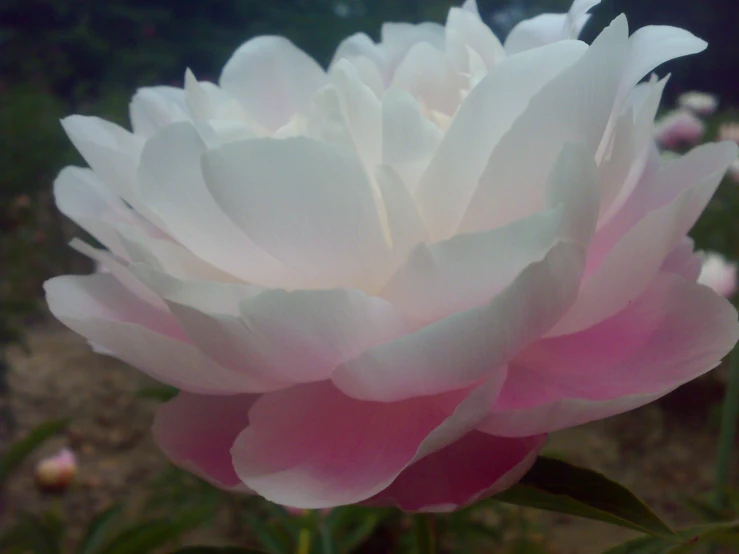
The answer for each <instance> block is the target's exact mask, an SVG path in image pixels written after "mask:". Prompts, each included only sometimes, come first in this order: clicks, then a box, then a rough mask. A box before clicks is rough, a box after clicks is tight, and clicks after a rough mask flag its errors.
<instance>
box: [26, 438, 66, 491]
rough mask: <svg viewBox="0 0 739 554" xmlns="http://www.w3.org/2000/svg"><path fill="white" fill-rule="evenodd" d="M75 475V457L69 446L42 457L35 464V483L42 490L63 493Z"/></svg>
mask: <svg viewBox="0 0 739 554" xmlns="http://www.w3.org/2000/svg"><path fill="white" fill-rule="evenodd" d="M76 475H77V458H76V457H75V455H74V452H72V451H71V450H70V449H69V448H62V449H61V450H60V451H59V452H57V453H56V454H54V455H53V456H49V457H48V458H44V459H43V460H41V461H40V462H39V463H38V464H37V465H36V470H35V474H34V476H35V479H36V485H37V486H38V488H39V489H40V490H41V491H42V492H49V493H56V494H59V493H63V492H64V491H65V490H67V488H68V487H69V485H70V484H71V483H72V481H73V480H74V478H75V476H76Z"/></svg>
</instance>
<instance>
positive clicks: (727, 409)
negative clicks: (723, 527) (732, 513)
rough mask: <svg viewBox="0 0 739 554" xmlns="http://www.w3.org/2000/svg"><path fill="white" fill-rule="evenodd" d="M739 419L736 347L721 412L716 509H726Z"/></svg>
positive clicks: (714, 499) (738, 347)
mask: <svg viewBox="0 0 739 554" xmlns="http://www.w3.org/2000/svg"><path fill="white" fill-rule="evenodd" d="M738 418H739V346H737V347H734V351H733V352H732V353H731V358H730V360H729V381H728V383H727V385H726V395H725V396H724V404H723V409H722V412H721V431H720V435H719V444H718V459H717V461H716V476H715V480H714V483H713V503H714V505H715V507H716V508H719V509H723V508H725V507H726V487H727V485H728V484H729V472H730V469H731V465H732V464H731V461H732V459H733V457H734V440H735V437H736V426H737V419H738Z"/></svg>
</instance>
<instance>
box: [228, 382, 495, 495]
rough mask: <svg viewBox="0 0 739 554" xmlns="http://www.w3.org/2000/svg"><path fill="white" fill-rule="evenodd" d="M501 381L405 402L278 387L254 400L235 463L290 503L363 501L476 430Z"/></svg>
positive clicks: (252, 483)
mask: <svg viewBox="0 0 739 554" xmlns="http://www.w3.org/2000/svg"><path fill="white" fill-rule="evenodd" d="M500 382H501V379H497V380H494V381H489V382H487V383H485V384H483V385H481V386H479V387H478V388H476V389H474V390H472V391H471V392H469V391H465V392H462V393H457V394H453V395H443V396H441V397H425V398H412V399H409V400H406V401H402V402H363V401H359V400H355V399H352V398H350V397H348V396H345V395H344V394H343V393H341V392H340V391H339V390H337V389H336V388H335V387H333V386H332V385H331V384H329V383H315V384H310V385H301V386H298V387H293V388H291V389H288V390H285V391H280V392H276V393H271V394H268V395H265V396H263V397H262V398H260V399H259V400H258V401H257V402H256V404H255V405H254V407H253V408H252V410H251V412H250V414H249V418H250V425H249V427H248V428H247V429H246V430H245V431H243V432H242V433H241V435H240V436H239V437H238V439H237V440H236V443H235V445H234V447H233V449H232V450H231V454H232V455H233V462H234V467H235V468H236V472H237V474H238V475H239V477H240V478H241V479H242V481H243V482H244V483H245V484H246V485H247V486H248V487H250V488H251V489H253V490H254V491H256V492H257V493H258V494H260V495H262V496H264V497H265V498H267V499H268V500H271V501H273V502H277V503H279V504H283V505H286V506H291V507H295V508H330V507H333V506H339V505H342V504H352V503H357V502H361V501H363V500H366V499H368V498H370V497H372V496H374V495H375V494H377V493H379V492H380V491H382V490H383V489H385V488H386V487H387V486H388V485H389V484H390V483H392V481H393V480H394V479H395V478H396V477H397V476H398V475H399V474H400V473H401V472H402V471H403V470H404V469H405V468H406V467H408V466H409V465H410V464H412V463H414V462H417V461H418V460H421V459H423V458H424V457H426V456H429V455H432V454H433V453H434V452H436V451H438V450H441V449H442V448H444V447H445V446H447V445H449V444H452V443H454V442H455V441H457V440H459V439H461V438H462V437H463V436H464V435H466V434H467V433H468V432H470V431H472V430H473V429H474V427H475V426H476V425H477V424H478V423H479V421H480V418H481V416H482V415H483V414H484V413H485V411H486V409H487V408H488V407H489V406H490V403H491V402H492V401H493V400H494V398H495V396H496V395H497V391H498V387H499V383H500Z"/></svg>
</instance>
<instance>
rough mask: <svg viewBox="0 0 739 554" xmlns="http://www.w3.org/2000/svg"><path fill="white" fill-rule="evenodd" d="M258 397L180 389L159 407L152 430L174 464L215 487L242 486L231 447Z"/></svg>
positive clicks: (232, 487) (246, 423)
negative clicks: (221, 394) (200, 392)
mask: <svg viewBox="0 0 739 554" xmlns="http://www.w3.org/2000/svg"><path fill="white" fill-rule="evenodd" d="M258 398H259V396H258V395H251V394H241V395H236V396H205V395H202V394H191V393H188V392H180V393H179V394H178V395H177V397H176V398H174V399H173V400H170V401H169V402H167V403H166V404H163V405H162V406H160V407H159V409H158V410H157V415H156V418H155V420H154V425H153V427H152V434H153V435H154V439H155V440H156V441H157V444H158V445H159V447H160V448H161V449H162V450H163V451H164V453H165V454H166V455H167V457H168V458H169V459H170V460H171V461H172V463H174V464H175V465H177V466H179V467H181V468H183V469H186V470H188V471H190V472H192V473H194V474H195V475H198V476H199V477H201V478H203V479H205V480H207V481H208V482H210V483H212V484H213V485H215V486H217V487H220V488H223V489H242V490H243V489H244V488H245V487H244V486H243V484H242V482H241V479H239V476H238V475H236V471H235V470H234V467H233V462H232V461H231V453H230V450H231V447H232V446H233V443H234V441H235V440H236V437H237V436H238V435H239V433H241V432H242V431H243V430H244V429H245V428H246V427H247V426H248V425H249V410H250V409H251V407H252V406H253V405H254V403H255V402H256V401H257V399H258Z"/></svg>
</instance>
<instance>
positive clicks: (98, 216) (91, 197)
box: [54, 166, 139, 256]
mask: <svg viewBox="0 0 739 554" xmlns="http://www.w3.org/2000/svg"><path fill="white" fill-rule="evenodd" d="M54 199H55V200H56V205H57V207H58V208H59V211H60V212H62V213H63V214H64V215H66V216H67V217H68V218H70V219H71V220H72V221H74V222H75V223H76V224H77V225H79V226H80V227H82V228H83V229H84V230H85V231H87V232H88V233H90V234H91V235H92V236H93V237H95V239H97V240H98V241H100V242H101V243H102V244H103V245H105V247H106V248H108V249H109V250H111V251H112V252H113V253H114V254H116V255H117V256H125V251H126V250H125V247H124V246H123V244H122V243H121V241H120V240H119V239H118V235H117V232H116V230H115V226H114V223H115V222H126V223H129V224H138V223H139V222H138V221H137V218H136V216H135V214H134V213H133V212H132V211H131V209H130V208H129V207H128V206H126V205H125V204H124V203H123V202H122V201H121V200H120V198H118V196H116V195H115V194H113V193H112V192H111V191H110V190H109V189H108V188H107V187H106V186H105V185H104V184H103V183H102V182H101V181H100V179H98V178H97V176H96V175H95V173H93V172H92V171H91V170H90V169H83V168H81V167H72V166H68V167H65V168H64V169H63V170H62V171H61V173H59V176H58V177H57V178H56V180H55V181H54Z"/></svg>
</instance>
